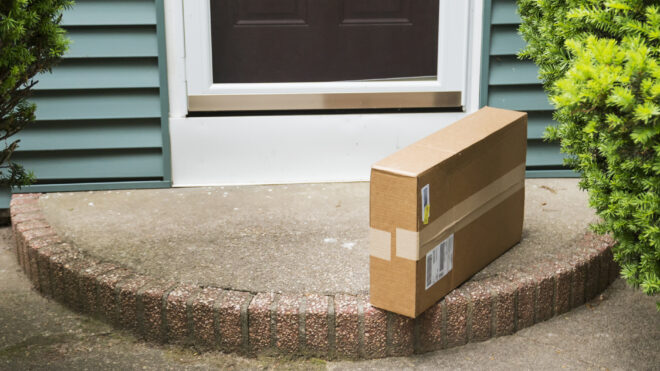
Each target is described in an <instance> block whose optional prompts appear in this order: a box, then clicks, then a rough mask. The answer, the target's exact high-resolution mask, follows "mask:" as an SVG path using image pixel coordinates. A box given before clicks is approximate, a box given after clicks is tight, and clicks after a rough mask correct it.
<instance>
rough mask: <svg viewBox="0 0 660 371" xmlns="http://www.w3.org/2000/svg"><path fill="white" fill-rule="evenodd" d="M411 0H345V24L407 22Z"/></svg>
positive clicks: (408, 22)
mask: <svg viewBox="0 0 660 371" xmlns="http://www.w3.org/2000/svg"><path fill="white" fill-rule="evenodd" d="M411 5H412V4H411V0H343V1H342V8H343V9H344V11H343V19H342V22H341V23H342V24H343V25H350V24H388V23H389V24H407V25H412V21H411V19H410V10H411Z"/></svg>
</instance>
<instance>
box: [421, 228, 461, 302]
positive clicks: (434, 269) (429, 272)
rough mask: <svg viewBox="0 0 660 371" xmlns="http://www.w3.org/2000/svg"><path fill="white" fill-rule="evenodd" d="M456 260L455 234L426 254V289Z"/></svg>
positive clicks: (447, 270) (444, 274) (449, 268)
mask: <svg viewBox="0 0 660 371" xmlns="http://www.w3.org/2000/svg"><path fill="white" fill-rule="evenodd" d="M453 262H454V235H453V234H452V235H451V236H449V237H447V239H446V240H444V241H442V242H440V244H439V245H438V246H436V247H434V248H433V250H431V251H429V252H428V254H426V290H428V289H429V287H431V286H433V285H434V284H435V283H436V282H438V281H439V280H440V279H441V278H442V277H444V276H446V275H447V273H449V271H450V270H451V269H452V267H453Z"/></svg>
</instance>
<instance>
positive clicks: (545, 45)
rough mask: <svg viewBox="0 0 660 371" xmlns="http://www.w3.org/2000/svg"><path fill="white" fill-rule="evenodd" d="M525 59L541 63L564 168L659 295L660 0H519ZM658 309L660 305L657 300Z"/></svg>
mask: <svg viewBox="0 0 660 371" xmlns="http://www.w3.org/2000/svg"><path fill="white" fill-rule="evenodd" d="M518 4H519V11H520V14H521V16H522V20H523V23H522V25H521V27H520V32H521V34H522V35H523V38H524V39H525V40H526V41H527V43H528V46H527V47H526V49H525V50H524V51H523V52H522V53H521V57H524V58H529V59H532V60H534V62H535V63H537V64H538V65H539V69H540V77H541V78H542V79H543V81H544V87H545V88H546V90H547V91H548V93H549V95H550V100H551V102H552V103H553V104H554V106H555V107H556V112H555V115H554V118H555V120H556V121H558V123H559V125H558V126H556V127H550V128H548V130H547V131H546V137H547V138H548V139H550V140H560V141H561V148H562V151H563V152H564V153H566V154H567V159H566V160H565V162H566V164H567V165H569V166H572V167H574V168H575V169H577V170H578V171H579V172H580V173H581V174H582V179H581V182H580V185H581V187H583V188H585V189H587V190H588V191H589V199H590V205H591V206H592V207H593V208H595V210H596V212H597V214H598V215H599V216H600V217H601V219H602V222H601V223H600V224H598V225H597V226H595V229H596V230H597V231H598V232H600V233H611V234H612V236H613V237H614V238H615V240H616V241H617V244H616V246H615V247H614V259H615V260H616V261H617V262H618V263H619V264H620V265H621V267H622V276H623V277H624V278H625V279H626V280H627V281H628V283H630V284H631V285H633V286H634V287H640V288H641V289H642V290H643V291H644V292H645V293H646V294H648V295H654V294H657V293H659V292H660V59H659V58H660V4H658V1H657V0H610V1H601V0H519V1H518ZM658 308H659V309H660V303H659V305H658Z"/></svg>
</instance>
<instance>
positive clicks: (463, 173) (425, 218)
mask: <svg viewBox="0 0 660 371" xmlns="http://www.w3.org/2000/svg"><path fill="white" fill-rule="evenodd" d="M526 152H527V114H526V113H522V112H516V111H509V110H503V109H497V108H491V107H485V108H482V109H481V110H479V111H477V112H475V113H474V114H471V115H469V116H467V117H465V118H463V119H461V120H459V121H457V122H456V123H454V124H452V125H450V126H448V127H446V128H444V129H442V130H440V131H438V132H436V133H434V134H432V135H430V136H428V137H426V138H424V139H422V140H420V141H418V142H416V143H414V144H412V145H410V146H408V147H406V148H404V149H402V150H401V151H399V152H396V153H394V154H393V155H391V156H389V157H387V158H385V159H383V160H381V161H379V162H377V163H376V164H374V165H373V167H372V170H371V186H370V187H371V189H370V192H371V194H370V227H371V228H370V232H369V233H370V236H369V239H370V241H369V245H370V246H369V253H370V255H371V256H370V285H371V287H370V300H371V304H372V305H373V306H376V307H379V308H382V309H386V310H389V311H392V312H395V313H399V314H402V315H405V316H408V317H413V318H414V317H416V316H418V315H419V314H420V313H422V312H423V311H424V310H426V309H427V308H429V307H430V306H431V305H433V304H434V303H436V302H437V301H438V300H439V299H441V298H442V297H443V296H445V295H446V294H448V293H449V292H450V291H451V290H453V289H454V288H456V287H458V286H459V285H460V284H461V283H463V282H464V281H466V280H467V279H469V278H470V277H471V276H472V275H474V274H475V273H477V272H478V271H479V270H481V269H482V268H484V267H485V266H486V265H488V264H489V263H490V262H491V261H493V260H495V259H496V258H497V257H498V256H500V255H501V254H503V253H504V252H505V251H507V250H508V249H509V248H510V247H511V246H513V245H515V244H516V243H518V242H519V241H520V238H521V235H522V223H523V206H524V201H525V189H524V187H525V157H526Z"/></svg>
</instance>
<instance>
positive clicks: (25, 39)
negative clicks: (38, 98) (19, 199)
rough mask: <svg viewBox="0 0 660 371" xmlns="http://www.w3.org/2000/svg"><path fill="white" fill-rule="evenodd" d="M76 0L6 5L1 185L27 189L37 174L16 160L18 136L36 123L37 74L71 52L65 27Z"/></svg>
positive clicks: (18, 0)
mask: <svg viewBox="0 0 660 371" xmlns="http://www.w3.org/2000/svg"><path fill="white" fill-rule="evenodd" d="M71 4H72V2H71V1H70V0H2V1H0V141H2V142H3V143H4V144H5V148H4V149H3V150H2V152H1V153H0V186H5V187H6V186H18V187H20V186H22V185H26V184H29V183H31V182H32V174H31V173H29V172H26V171H25V170H24V169H23V167H22V166H21V165H19V164H16V163H13V162H12V161H11V156H12V153H13V152H14V150H15V149H16V147H17V146H18V142H19V141H18V140H14V141H12V142H11V143H9V144H7V143H8V142H7V140H8V139H9V137H11V136H12V135H14V134H16V133H17V132H19V131H20V130H21V129H23V128H24V127H25V125H27V124H29V123H31V122H33V121H34V120H35V115H34V111H35V108H36V107H35V105H34V104H33V103H30V102H28V100H27V99H28V98H29V97H30V95H31V92H32V87H33V86H34V85H35V84H36V83H37V81H36V80H34V77H35V75H37V74H38V73H40V72H44V71H50V70H51V68H52V66H53V65H54V64H55V63H56V62H57V61H59V59H60V57H61V56H62V54H63V53H64V52H65V51H66V48H67V44H68V40H67V39H66V37H65V35H64V30H63V29H62V28H61V27H60V25H59V23H60V20H61V18H62V16H61V14H62V11H63V10H64V9H65V8H66V7H68V6H70V5H71Z"/></svg>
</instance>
